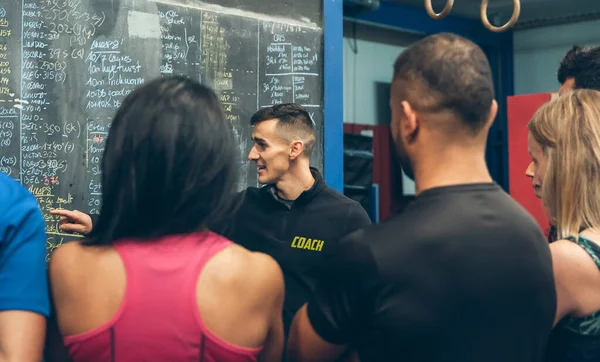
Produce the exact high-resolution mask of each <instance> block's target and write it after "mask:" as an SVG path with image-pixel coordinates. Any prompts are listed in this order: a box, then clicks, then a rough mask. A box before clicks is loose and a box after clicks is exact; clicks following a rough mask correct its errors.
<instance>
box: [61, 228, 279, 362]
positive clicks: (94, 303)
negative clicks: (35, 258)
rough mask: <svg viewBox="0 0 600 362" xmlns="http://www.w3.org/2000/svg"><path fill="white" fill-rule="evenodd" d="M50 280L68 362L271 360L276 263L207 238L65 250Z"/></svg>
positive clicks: (275, 346)
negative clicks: (69, 361)
mask: <svg viewBox="0 0 600 362" xmlns="http://www.w3.org/2000/svg"><path fill="white" fill-rule="evenodd" d="M50 278H51V282H52V290H53V296H54V301H55V305H56V311H57V316H58V325H59V326H60V330H61V334H62V335H63V336H65V338H64V342H65V346H66V347H67V348H68V350H69V354H70V356H71V358H72V359H73V361H74V362H78V361H90V362H93V361H131V360H136V361H207V362H210V361H232V362H233V361H255V360H257V357H258V360H265V361H269V360H277V359H278V358H279V356H280V354H281V346H282V343H283V342H282V326H281V303H282V299H283V279H282V276H281V271H280V270H279V267H278V265H277V264H276V262H275V261H273V260H272V259H271V258H270V257H268V256H266V255H263V254H257V253H250V252H248V251H247V250H245V249H243V248H241V247H239V246H237V245H234V244H232V243H231V242H230V241H229V240H227V239H225V238H223V237H221V236H218V235H216V234H213V233H210V232H204V233H195V234H187V235H174V236H168V237H162V238H159V239H156V240H151V241H148V240H145V241H144V242H139V240H135V239H131V240H120V241H117V242H116V243H114V245H113V246H85V245H82V244H80V243H69V244H66V245H64V246H62V247H60V248H59V249H57V250H56V251H55V253H54V255H53V258H52V261H51V264H50ZM273 339H276V340H273ZM277 339H280V340H279V341H277ZM263 346H264V348H263ZM259 356H260V357H259Z"/></svg>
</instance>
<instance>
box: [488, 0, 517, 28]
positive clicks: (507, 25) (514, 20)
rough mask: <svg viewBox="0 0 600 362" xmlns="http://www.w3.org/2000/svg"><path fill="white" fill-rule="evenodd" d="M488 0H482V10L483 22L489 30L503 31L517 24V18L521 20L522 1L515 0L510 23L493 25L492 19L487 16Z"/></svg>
mask: <svg viewBox="0 0 600 362" xmlns="http://www.w3.org/2000/svg"><path fill="white" fill-rule="evenodd" d="M488 1H489V0H482V1H481V11H480V16H481V22H482V23H483V26H485V28H486V29H487V30H489V31H493V32H495V33H501V32H503V31H506V30H508V29H510V28H511V27H512V26H513V25H515V23H516V22H517V20H519V15H520V14H521V1H519V0H513V5H514V9H513V14H512V16H511V17H510V20H509V21H508V23H506V24H504V25H502V26H493V25H492V24H490V21H489V20H488V17H487V6H488Z"/></svg>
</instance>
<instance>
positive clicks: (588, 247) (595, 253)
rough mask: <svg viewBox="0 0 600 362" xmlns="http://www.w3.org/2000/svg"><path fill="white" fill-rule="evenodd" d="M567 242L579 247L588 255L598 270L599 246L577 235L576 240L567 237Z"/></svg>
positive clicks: (599, 264) (599, 267)
mask: <svg viewBox="0 0 600 362" xmlns="http://www.w3.org/2000/svg"><path fill="white" fill-rule="evenodd" d="M567 240H569V241H572V242H574V243H576V244H577V245H579V246H580V247H581V248H582V249H583V250H584V251H585V252H586V253H588V255H589V256H590V257H591V258H592V260H593V261H594V263H595V264H596V266H597V267H598V269H600V245H598V244H596V243H595V242H593V241H591V240H590V239H588V238H586V237H585V236H582V235H579V237H578V238H575V237H573V236H569V237H567Z"/></svg>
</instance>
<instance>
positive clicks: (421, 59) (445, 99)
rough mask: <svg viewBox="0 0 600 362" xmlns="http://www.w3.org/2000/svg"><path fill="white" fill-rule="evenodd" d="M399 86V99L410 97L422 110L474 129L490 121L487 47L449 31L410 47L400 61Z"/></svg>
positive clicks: (491, 97)
mask: <svg viewBox="0 0 600 362" xmlns="http://www.w3.org/2000/svg"><path fill="white" fill-rule="evenodd" d="M394 87H395V89H394V90H395V91H396V94H397V97H396V98H397V99H396V100H395V101H403V100H405V101H407V102H408V103H410V104H411V106H412V108H413V109H414V110H415V111H417V112H427V113H430V114H435V113H447V114H448V115H449V117H447V118H452V119H456V120H459V121H461V123H462V125H464V126H466V127H467V128H469V129H470V130H471V131H473V132H477V131H479V130H480V129H481V128H482V127H483V126H484V125H485V124H486V122H487V121H488V120H489V116H490V109H491V106H492V102H493V100H494V83H493V81H492V71H491V69H490V65H489V63H488V60H487V58H486V56H485V54H484V53H483V51H482V50H481V48H480V47H479V46H478V45H477V44H475V43H473V42H471V41H469V40H467V39H465V38H462V37H460V36H457V35H454V34H449V33H440V34H435V35H431V36H428V37H427V38H424V39H423V40H421V41H418V42H417V43H415V44H413V45H412V46H410V47H409V48H407V49H406V50H405V51H404V52H403V53H402V54H401V55H400V56H399V57H398V59H397V60H396V63H395V65H394ZM392 101H394V100H392Z"/></svg>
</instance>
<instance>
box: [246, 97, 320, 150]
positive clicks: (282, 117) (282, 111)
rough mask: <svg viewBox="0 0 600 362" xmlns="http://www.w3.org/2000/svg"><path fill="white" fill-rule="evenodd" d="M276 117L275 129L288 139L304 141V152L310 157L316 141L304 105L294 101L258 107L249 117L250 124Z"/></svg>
mask: <svg viewBox="0 0 600 362" xmlns="http://www.w3.org/2000/svg"><path fill="white" fill-rule="evenodd" d="M271 119H277V120H278V123H277V129H278V130H279V131H281V135H282V137H284V138H285V139H287V140H289V141H294V140H301V141H302V142H303V143H304V154H305V156H306V157H310V155H311V154H312V152H313V150H314V148H315V142H316V135H315V127H314V124H313V120H312V118H311V117H310V114H308V112H307V111H306V109H305V108H304V107H302V106H301V105H299V104H296V103H285V104H277V105H274V106H272V107H266V108H262V109H260V110H259V111H258V112H256V113H254V115H253V116H252V118H251V119H250V124H251V125H252V126H254V125H256V124H257V123H260V122H262V121H268V120H271Z"/></svg>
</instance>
